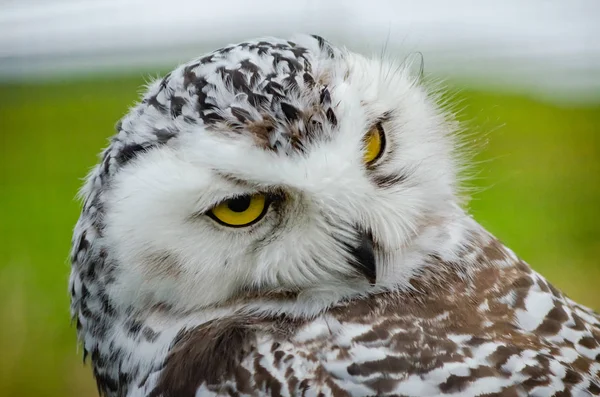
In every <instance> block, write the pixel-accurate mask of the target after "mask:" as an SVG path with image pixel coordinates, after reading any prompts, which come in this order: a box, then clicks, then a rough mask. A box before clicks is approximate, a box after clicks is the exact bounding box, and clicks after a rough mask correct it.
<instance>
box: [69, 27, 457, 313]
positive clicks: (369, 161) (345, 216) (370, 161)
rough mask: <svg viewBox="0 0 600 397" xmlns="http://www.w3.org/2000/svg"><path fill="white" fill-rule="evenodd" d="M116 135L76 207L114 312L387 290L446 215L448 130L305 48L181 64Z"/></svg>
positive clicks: (353, 59) (328, 52) (350, 59)
mask: <svg viewBox="0 0 600 397" xmlns="http://www.w3.org/2000/svg"><path fill="white" fill-rule="evenodd" d="M118 130H119V132H118V134H117V135H116V136H115V137H114V138H113V140H112V143H111V146H110V147H109V148H108V149H107V150H106V151H105V152H104V157H103V162H102V164H100V165H99V166H98V167H97V168H96V169H95V170H94V171H93V172H92V174H91V175H90V178H89V179H88V183H87V184H86V187H85V188H84V191H83V195H84V197H85V198H86V205H87V206H91V205H95V208H101V210H98V211H99V212H100V211H101V213H98V214H96V216H95V218H94V219H95V222H97V223H98V224H99V225H100V226H98V227H97V230H98V231H97V233H96V234H95V242H94V244H95V246H96V249H95V251H96V252H102V253H103V255H105V256H106V258H107V260H106V263H108V264H109V265H107V266H106V268H107V270H106V274H105V275H104V277H105V279H107V280H108V279H110V282H107V285H106V291H107V292H108V293H109V295H111V296H112V297H114V298H115V299H114V301H115V302H119V304H121V305H125V306H133V307H139V308H143V307H148V306H151V305H157V304H166V305H168V306H169V307H172V308H175V309H176V310H180V311H185V310H192V309H194V308H199V307H211V306H218V305H219V304H222V303H224V302H227V301H230V300H235V299H237V298H242V299H244V297H248V296H257V295H258V296H261V295H268V294H277V293H294V294H299V295H302V296H305V297H310V296H314V295H317V294H320V293H329V294H333V295H336V296H342V295H345V294H348V293H351V292H362V291H367V290H368V289H369V288H373V286H374V285H386V284H390V283H401V282H403V281H405V280H407V279H408V278H409V277H410V275H411V274H412V273H413V272H414V271H415V269H414V268H413V266H412V265H411V261H410V257H409V256H410V250H409V247H410V245H411V241H412V239H413V238H414V236H415V234H416V233H417V231H418V230H419V228H421V227H422V226H423V225H424V224H427V222H432V221H434V220H435V219H436V217H439V216H441V214H443V213H445V212H447V209H448V208H449V207H450V206H452V205H454V202H455V199H454V194H455V191H454V190H455V186H454V180H455V175H454V172H455V166H454V161H453V156H452V147H453V144H452V141H451V138H450V134H451V133H452V132H453V126H452V124H451V123H449V122H448V121H447V120H446V118H445V117H444V116H443V114H442V113H441V112H440V111H439V110H438V109H437V107H436V106H435V105H434V104H433V101H432V100H431V99H430V97H429V95H428V93H427V91H426V90H425V89H424V88H423V87H422V86H421V85H420V84H419V83H418V80H417V78H416V77H415V76H411V75H410V73H409V71H408V69H407V68H405V67H403V65H401V64H398V63H395V64H394V63H392V62H390V63H388V62H386V61H383V60H381V59H367V58H365V57H362V56H360V55H356V54H353V53H351V52H348V51H345V50H341V49H337V48H334V47H333V46H331V45H330V44H329V43H327V42H326V41H324V40H323V39H321V38H317V37H309V36H301V37H298V38H296V39H294V40H292V41H284V40H278V39H268V40H257V41H254V42H247V43H242V44H239V45H235V46H230V47H226V48H224V49H222V50H219V51H216V52H214V53H212V54H209V55H207V56H205V57H203V58H200V59H198V60H195V61H193V62H190V63H188V64H185V65H182V66H181V67H179V68H177V69H176V70H174V71H173V72H171V73H170V74H169V75H168V76H167V77H165V78H164V79H163V80H161V81H157V82H156V83H154V84H152V85H151V86H150V87H149V89H148V92H147V93H146V95H145V96H144V98H143V100H142V102H141V103H140V104H139V105H137V106H136V107H134V108H133V109H132V110H131V111H130V113H129V114H128V115H127V116H126V117H125V118H124V119H123V120H122V121H121V122H120V124H119V126H118ZM90 203H92V204H90ZM94 203H95V204H94ZM84 212H85V209H84ZM89 223H93V222H92V221H89V220H86V219H85V218H84V217H82V219H80V223H79V225H78V227H79V228H83V227H85V226H86V225H87V224H89ZM89 237H90V233H88V238H89ZM100 277H102V275H100Z"/></svg>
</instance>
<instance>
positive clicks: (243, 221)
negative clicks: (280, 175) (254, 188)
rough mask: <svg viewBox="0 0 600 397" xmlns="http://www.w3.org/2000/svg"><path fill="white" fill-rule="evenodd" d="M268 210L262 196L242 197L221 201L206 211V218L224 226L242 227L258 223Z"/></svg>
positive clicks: (264, 197)
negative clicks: (208, 217)
mask: <svg viewBox="0 0 600 397" xmlns="http://www.w3.org/2000/svg"><path fill="white" fill-rule="evenodd" d="M268 208H269V201H268V200H267V197H266V196H265V195H264V194H253V195H243V196H237V197H234V198H231V199H229V200H225V201H223V202H222V203H221V204H219V205H217V206H216V207H214V208H213V209H211V210H210V211H208V216H210V217H211V218H212V219H214V220H215V221H217V222H219V223H220V224H222V225H225V226H230V227H243V226H250V225H252V224H253V223H256V222H258V221H259V220H260V219H261V218H262V217H263V216H264V215H265V214H266V213H267V209H268Z"/></svg>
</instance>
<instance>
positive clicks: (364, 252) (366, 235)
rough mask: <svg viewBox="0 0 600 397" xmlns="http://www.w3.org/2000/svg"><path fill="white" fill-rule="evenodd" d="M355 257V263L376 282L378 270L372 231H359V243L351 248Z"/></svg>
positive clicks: (367, 276) (371, 280)
mask: <svg viewBox="0 0 600 397" xmlns="http://www.w3.org/2000/svg"><path fill="white" fill-rule="evenodd" d="M350 253H351V254H352V257H353V258H354V263H353V265H354V266H355V267H356V268H357V269H358V270H359V271H360V272H361V273H362V274H363V275H364V276H365V277H366V278H367V280H369V282H370V283H371V284H375V281H376V280H377V271H376V269H375V251H374V249H373V236H372V235H371V233H370V232H364V231H361V232H360V233H359V241H358V245H357V246H355V247H352V248H351V249H350Z"/></svg>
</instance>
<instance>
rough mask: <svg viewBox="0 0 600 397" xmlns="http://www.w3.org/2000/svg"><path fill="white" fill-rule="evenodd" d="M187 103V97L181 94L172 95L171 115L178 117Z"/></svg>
mask: <svg viewBox="0 0 600 397" xmlns="http://www.w3.org/2000/svg"><path fill="white" fill-rule="evenodd" d="M183 105H185V99H183V98H182V97H180V96H174V97H171V117H172V118H174V119H176V118H177V117H179V116H181V109H182V108H183Z"/></svg>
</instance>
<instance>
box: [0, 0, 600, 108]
mask: <svg viewBox="0 0 600 397" xmlns="http://www.w3.org/2000/svg"><path fill="white" fill-rule="evenodd" d="M297 32H308V33H317V34H321V35H323V36H324V37H326V38H328V39H329V40H331V41H333V42H334V43H336V44H339V45H347V46H348V47H350V48H352V49H356V50H358V51H362V52H367V53H376V54H379V53H380V52H381V50H382V48H383V47H384V44H385V43H386V42H387V53H388V54H390V55H392V56H399V57H402V56H404V55H406V54H407V53H409V52H411V51H421V52H422V53H423V54H424V57H425V66H426V70H428V71H429V72H434V73H435V74H437V75H441V76H446V77H451V78H459V79H463V80H467V81H470V82H472V83H473V82H481V83H484V84H488V85H490V84H491V85H495V86H499V87H515V88H520V89H524V90H526V91H528V92H532V93H538V94H553V95H557V96H563V97H564V96H565V95H569V96H571V97H574V98H588V97H590V96H595V95H598V96H600V1H598V0H569V1H564V0H563V1H555V0H529V1H524V0H502V1H498V0H495V1H490V0H479V1H475V0H471V1H469V0H453V1H447V0H436V1H433V0H429V1H425V0H422V1H416V0H413V1H408V0H397V1H394V0H389V1H383V0H381V1H370V2H368V1H364V0H362V1H357V0H329V1H319V0H308V1H267V0H253V1H244V0H228V1H224V2H216V1H202V0H195V1H183V0H179V1H174V0H170V1H169V0H163V1H155V0H70V1H69V0H61V1H56V0H54V1H49V0H46V1H41V0H37V1H36V0H28V1H12V2H8V3H0V78H4V79H17V78H29V77H30V76H41V75H46V76H47V75H49V74H50V75H52V74H56V73H62V74H64V73H74V72H81V71H82V70H83V71H97V70H103V69H106V68H122V67H144V68H146V67H148V68H150V67H171V66H173V65H174V64H175V63H177V62H180V61H185V60H187V59H188V58H191V57H194V56H197V55H200V54H201V53H203V52H206V51H209V50H211V49H214V48H217V47H219V46H222V45H224V44H228V43H234V42H237V41H240V40H244V39H247V38H251V37H257V36H273V35H274V36H284V37H288V36H290V35H292V34H293V33H297Z"/></svg>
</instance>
